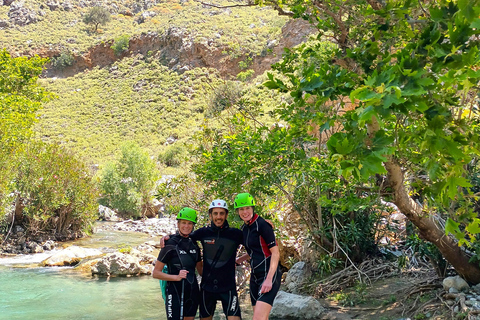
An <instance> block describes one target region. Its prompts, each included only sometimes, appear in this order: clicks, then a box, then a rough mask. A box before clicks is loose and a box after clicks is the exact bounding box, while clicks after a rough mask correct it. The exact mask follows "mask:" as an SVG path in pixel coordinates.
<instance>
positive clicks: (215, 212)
mask: <svg viewBox="0 0 480 320" xmlns="http://www.w3.org/2000/svg"><path fill="white" fill-rule="evenodd" d="M208 216H209V218H210V220H211V223H210V225H209V226H207V227H203V228H200V229H198V230H196V231H195V232H194V233H192V234H191V238H192V239H193V240H198V241H200V242H201V244H202V248H203V276H202V283H201V284H200V287H201V298H200V308H199V309H200V318H201V319H203V320H210V319H212V317H213V314H214V312H215V307H216V304H217V301H221V302H222V307H223V312H224V314H225V316H226V317H227V319H228V320H239V319H241V312H240V306H239V303H238V294H237V286H236V282H235V258H236V255H237V250H238V247H239V246H240V245H241V244H242V243H243V234H242V231H240V230H239V229H236V228H230V226H229V225H228V221H227V217H228V206H227V203H226V202H225V201H224V200H220V199H217V200H213V201H212V202H211V203H210V206H209V208H208Z"/></svg>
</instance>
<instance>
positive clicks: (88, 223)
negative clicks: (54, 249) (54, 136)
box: [15, 142, 98, 239]
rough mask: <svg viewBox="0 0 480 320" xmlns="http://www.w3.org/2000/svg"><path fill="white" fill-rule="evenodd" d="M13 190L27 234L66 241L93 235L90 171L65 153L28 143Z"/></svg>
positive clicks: (94, 216) (95, 208)
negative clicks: (49, 236) (22, 206)
mask: <svg viewBox="0 0 480 320" xmlns="http://www.w3.org/2000/svg"><path fill="white" fill-rule="evenodd" d="M15 190H16V192H17V193H18V194H19V197H20V198H21V199H22V203H23V205H24V209H23V212H24V215H25V216H26V222H25V224H26V227H27V231H28V232H29V233H30V234H38V233H52V231H53V233H54V234H55V236H56V237H57V238H58V239H67V238H77V237H80V236H82V235H83V234H84V233H90V232H92V228H93V223H94V221H95V220H96V219H97V212H98V205H97V197H98V192H97V188H96V185H95V183H94V182H93V180H92V177H91V176H90V174H89V169H88V168H87V167H86V166H85V165H84V164H83V163H82V162H80V161H79V160H78V159H77V156H75V155H73V154H71V153H70V152H68V151H67V150H65V149H63V148H61V147H59V146H57V145H49V144H45V143H42V142H30V143H29V144H28V145H27V147H26V150H25V152H24V153H23V154H22V155H21V157H20V159H19V165H18V169H17V174H16V176H15Z"/></svg>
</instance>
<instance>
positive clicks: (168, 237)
mask: <svg viewBox="0 0 480 320" xmlns="http://www.w3.org/2000/svg"><path fill="white" fill-rule="evenodd" d="M168 239H170V236H168V235H167V236H163V237H162V238H161V239H160V248H163V247H165V241H167V240H168Z"/></svg>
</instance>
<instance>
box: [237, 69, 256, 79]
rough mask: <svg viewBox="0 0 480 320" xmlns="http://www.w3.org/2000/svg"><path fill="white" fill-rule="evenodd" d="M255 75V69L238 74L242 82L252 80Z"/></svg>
mask: <svg viewBox="0 0 480 320" xmlns="http://www.w3.org/2000/svg"><path fill="white" fill-rule="evenodd" d="M254 73H255V70H253V69H248V70H245V71H243V72H239V73H238V74H237V79H238V80H240V81H247V80H250V79H251V78H252V76H253V75H254Z"/></svg>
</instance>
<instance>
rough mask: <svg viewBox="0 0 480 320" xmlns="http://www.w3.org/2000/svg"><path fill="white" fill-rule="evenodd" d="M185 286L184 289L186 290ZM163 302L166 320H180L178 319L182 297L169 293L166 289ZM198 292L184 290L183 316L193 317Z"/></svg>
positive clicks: (196, 307)
mask: <svg viewBox="0 0 480 320" xmlns="http://www.w3.org/2000/svg"><path fill="white" fill-rule="evenodd" d="M187 288H188V286H186V288H185V289H187ZM166 296H167V298H166V300H165V310H166V312H167V319H168V320H182V318H180V310H181V306H182V295H181V293H180V292H179V293H177V292H173V293H171V292H169V291H168V289H167V292H166ZM198 296H199V291H198V289H197V290H195V289H194V290H188V289H187V290H185V292H184V295H183V316H184V317H195V315H196V314H197V309H198V302H199V301H198V300H199V298H198Z"/></svg>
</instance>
